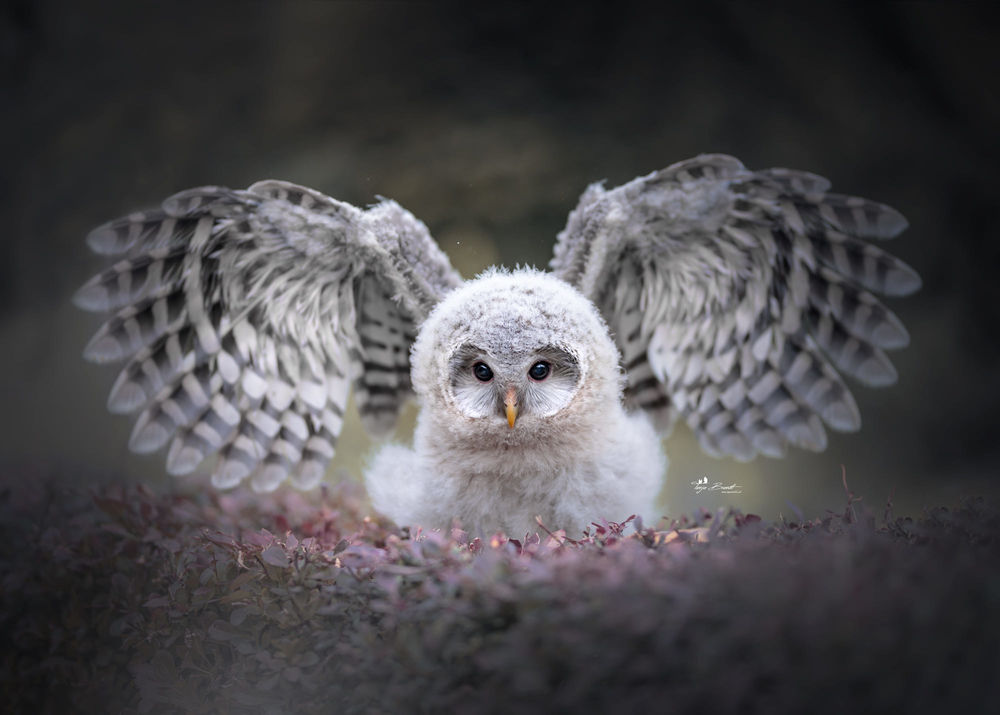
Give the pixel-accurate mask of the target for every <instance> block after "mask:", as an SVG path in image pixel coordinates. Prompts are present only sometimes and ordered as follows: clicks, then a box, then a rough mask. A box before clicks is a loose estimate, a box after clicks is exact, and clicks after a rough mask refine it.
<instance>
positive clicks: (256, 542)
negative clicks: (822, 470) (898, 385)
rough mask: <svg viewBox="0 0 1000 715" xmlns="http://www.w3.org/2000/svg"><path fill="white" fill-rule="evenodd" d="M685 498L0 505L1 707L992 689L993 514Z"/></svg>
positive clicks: (948, 694) (577, 700)
mask: <svg viewBox="0 0 1000 715" xmlns="http://www.w3.org/2000/svg"><path fill="white" fill-rule="evenodd" d="M855 501H856V499H855V498H854V497H853V496H852V495H849V500H848V505H847V508H846V509H845V510H844V512H843V513H839V514H833V513H831V514H828V515H827V516H826V517H824V518H821V519H815V520H812V521H799V522H784V521H782V522H779V523H774V524H771V523H765V522H763V521H761V520H760V519H759V518H758V517H756V516H753V515H743V514H739V513H737V512H729V513H724V512H720V513H717V514H708V513H702V514H699V515H695V516H694V517H692V518H688V519H682V520H680V521H677V522H675V523H673V524H672V525H670V526H669V527H666V526H665V525H660V527H659V528H652V527H648V526H645V525H643V524H641V523H636V522H635V521H634V520H632V519H626V520H625V521H624V522H622V523H601V524H594V525H593V526H592V528H591V529H589V530H588V531H587V532H586V533H584V534H582V535H567V534H565V533H563V532H550V531H548V529H546V528H545V527H544V525H541V524H540V525H539V534H532V535H528V536H524V537H521V538H517V539H514V538H507V537H506V536H504V535H502V534H497V535H492V536H485V537H483V536H479V537H471V536H470V535H469V534H466V533H465V532H463V531H461V530H460V529H457V528H456V529H454V530H453V531H452V532H451V533H449V534H441V533H438V532H417V533H414V534H410V533H409V532H408V531H407V530H400V529H398V528H396V527H394V526H393V525H391V524H388V523H383V522H380V521H378V520H373V519H369V518H366V517H364V516H363V506H362V505H363V502H362V499H361V495H360V494H359V492H358V491H357V487H355V486H353V485H341V486H340V487H337V488H336V489H335V490H333V491H332V492H326V491H324V492H323V493H322V495H321V498H315V499H313V498H312V497H306V496H303V495H300V494H296V493H294V492H280V493H278V494H277V495H275V496H273V497H268V498H262V497H259V496H257V495H248V494H242V493H235V494H229V495H219V494H216V493H212V492H203V493H197V492H196V493H192V494H170V495H157V494H154V493H152V492H150V491H149V490H147V489H143V488H141V487H139V488H105V489H102V490H100V491H98V492H96V493H93V494H89V495H88V494H85V493H83V492H82V491H64V492H58V493H57V492H55V491H53V489H51V488H48V487H45V486H44V485H43V486H35V487H31V488H25V489H24V490H22V491H19V492H18V493H16V494H14V493H8V494H6V495H5V496H4V499H3V501H2V503H0V516H2V520H0V524H2V531H3V540H2V544H3V546H2V548H0V560H2V566H3V572H2V573H3V576H2V579H3V580H2V592H0V608H2V610H0V630H2V632H3V633H4V634H5V640H6V642H7V646H6V648H5V650H4V652H3V656H2V657H3V671H2V681H0V682H2V685H3V691H4V694H5V698H6V705H7V706H8V707H9V708H10V710H11V711H14V712H22V711H25V712H26V711H46V712H47V711H56V710H60V711H61V710H67V709H69V710H73V711H89V712H117V711H124V712H133V711H137V712H205V713H215V712H330V711H344V712H382V711H386V712H395V711H403V710H406V711H414V710H416V711H454V712H499V711H509V710H513V709H515V708H516V709H518V710H520V711H527V712H535V711H538V712H541V711H545V712H559V711H569V710H579V709H583V708H587V709H588V710H594V709H605V708H607V709H612V708H613V709H615V710H624V711H627V710H628V709H629V708H642V709H645V710H649V711H652V712H663V711H664V710H675V711H684V712H695V713H698V712H706V713H726V712H747V713H753V712H762V713H765V712H766V713H771V712H807V711H811V712H826V711H841V712H843V711H859V710H866V711H882V712H888V711H901V710H902V709H903V708H906V709H907V711H909V712H931V711H941V710H947V711H959V710H961V709H963V708H969V709H971V708H973V707H979V708H981V707H982V705H983V704H985V703H987V702H990V701H993V700H995V699H996V696H997V684H996V678H995V674H994V670H995V668H996V665H997V663H998V662H1000V659H998V655H1000V653H998V646H997V643H998V642H1000V628H998V625H1000V623H998V621H1000V609H998V604H1000V577H998V575H997V571H996V564H997V563H1000V559H998V556H1000V515H998V512H997V511H996V510H995V509H993V508H991V507H989V506H988V505H986V504H984V503H983V502H981V501H975V500H973V501H968V502H966V503H965V504H963V505H962V506H961V507H960V508H958V509H955V510H948V509H944V508H939V509H934V510H931V511H928V512H927V513H926V514H925V515H924V517H923V518H921V519H917V520H912V519H892V518H891V515H888V514H887V515H886V517H885V518H884V519H883V520H882V522H881V523H880V524H879V523H876V520H875V519H874V518H873V517H871V515H869V514H867V513H865V512H864V511H862V510H860V509H858V508H857V507H856V506H855V504H854V502H855Z"/></svg>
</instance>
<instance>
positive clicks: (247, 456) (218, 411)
mask: <svg viewBox="0 0 1000 715" xmlns="http://www.w3.org/2000/svg"><path fill="white" fill-rule="evenodd" d="M87 241H88V244H89V245H90V247H91V248H92V249H93V250H94V251H96V252H97V253H100V254H103V255H108V256H115V257H116V258H117V261H116V263H115V264H114V265H112V266H111V267H110V268H108V269H106V270H104V271H103V272H101V273H99V274H98V275H97V276H95V277H94V278H92V279H91V280H90V281H88V282H87V283H86V284H84V286H83V287H82V288H81V289H80V291H79V292H78V293H77V295H76V297H75V302H76V303H77V305H79V306H80V307H81V308H84V309H86V310H91V311H99V312H110V313H111V316H110V317H109V318H108V320H107V321H106V322H105V323H104V325H102V326H101V328H100V329H99V330H98V332H97V334H96V335H95V336H94V338H93V339H92V340H91V341H90V343H89V344H88V346H87V348H86V350H85V353H84V354H85V357H86V358H87V359H89V360H92V361H94V362H100V363H104V362H120V361H125V365H124V367H123V368H122V370H121V372H120V373H119V375H118V378H117V380H116V381H115V383H114V386H113V387H112V389H111V393H110V395H109V398H108V407H109V409H110V410H111V411H113V412H120V413H134V412H138V413H139V414H138V417H137V419H136V423H135V426H134V428H133V432H132V437H131V440H130V443H129V445H130V447H131V448H132V449H133V450H134V451H137V452H152V451H156V450H158V449H161V448H163V447H166V446H167V445H169V449H168V452H167V470H168V471H169V472H170V473H172V474H186V473H189V472H191V471H193V470H195V469H196V468H197V467H198V466H199V465H200V464H201V463H202V462H203V461H204V460H205V459H207V458H209V457H211V456H212V455H218V459H217V462H216V465H215V468H214V474H213V477H212V480H213V483H214V484H215V485H216V486H219V487H230V486H233V485H235V484H238V483H240V482H242V481H244V480H249V481H250V483H251V484H252V486H253V487H254V488H255V489H257V490H261V491H269V490H271V489H274V488H275V487H277V486H278V485H279V484H280V483H282V482H284V481H285V480H286V479H290V480H291V481H292V482H293V483H294V484H296V485H297V486H299V487H302V488H310V487H313V486H315V485H316V484H317V483H318V482H319V481H320V480H321V479H322V477H323V474H324V473H325V471H326V468H327V465H328V464H329V462H330V460H331V459H332V457H333V454H334V450H335V447H336V442H337V435H338V434H339V433H340V428H341V425H342V423H343V416H344V413H345V411H346V408H347V399H348V394H349V390H350V384H351V382H352V381H354V382H355V384H356V386H357V389H358V396H359V399H358V402H359V406H360V408H361V414H362V418H363V419H364V420H365V424H366V426H368V427H369V428H370V429H372V430H373V431H385V430H387V429H389V428H391V426H392V424H393V423H394V421H395V418H396V416H397V414H398V411H399V408H400V406H401V405H402V403H403V402H404V401H405V399H406V398H407V397H408V396H409V394H410V392H411V390H410V382H409V346H410V343H411V342H412V340H413V336H414V334H415V332H416V325H417V323H418V322H419V321H420V320H422V319H423V317H424V316H425V315H426V313H427V311H429V310H430V308H431V307H433V305H435V304H436V303H437V301H438V300H440V298H441V297H442V296H443V295H444V294H445V293H446V292H447V291H449V290H451V289H452V288H454V287H455V286H457V285H458V284H459V282H460V278H459V276H458V274H457V273H456V272H455V271H454V270H453V269H452V268H451V266H450V264H449V263H448V259H447V257H446V256H445V255H444V254H443V253H442V252H441V251H440V249H439V248H438V247H437V245H436V244H435V243H434V241H433V239H432V238H431V237H430V235H429V233H428V232H427V229H426V227H425V226H424V225H423V224H422V223H420V222H419V221H418V220H417V219H415V218H414V217H413V216H412V215H411V214H409V213H408V212H406V211H405V210H404V209H402V208H401V207H400V206H398V205H397V204H395V203H394V202H391V201H382V202H381V203H379V204H377V205H376V206H374V207H372V208H371V209H369V210H367V211H362V210H360V209H357V208H355V207H353V206H351V205H349V204H346V203H343V202H340V201H336V200H334V199H332V198H330V197H327V196H324V195H323V194H321V193H319V192H317V191H314V190H312V189H308V188H305V187H301V186H295V185H293V184H289V183H286V182H281V181H263V182H258V183H256V184H254V185H253V186H251V187H250V188H249V189H247V190H245V191H234V190H230V189H226V188H222V187H215V186H208V187H201V188H196V189H190V190H187V191H183V192H180V193H178V194H175V195H174V196H172V197H170V198H168V199H167V200H166V201H164V202H163V204H162V206H161V207H160V208H158V209H154V210H151V211H145V212H137V213H133V214H129V215H128V216H125V217H123V218H120V219H116V220H114V221H111V222H109V223H107V224H104V225H103V226H100V227H98V228H97V229H95V230H94V231H92V232H91V233H90V234H89V236H88V239H87Z"/></svg>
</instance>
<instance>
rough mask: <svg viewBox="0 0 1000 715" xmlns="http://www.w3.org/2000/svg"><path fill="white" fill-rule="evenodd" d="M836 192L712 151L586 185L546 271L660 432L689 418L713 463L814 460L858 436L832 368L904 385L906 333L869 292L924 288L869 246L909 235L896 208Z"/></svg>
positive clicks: (866, 380) (821, 182)
mask: <svg viewBox="0 0 1000 715" xmlns="http://www.w3.org/2000/svg"><path fill="white" fill-rule="evenodd" d="M829 188H830V184H829V182H828V181H826V180H825V179H823V178H821V177H819V176H815V175H814V174H809V173H806V172H800V171H792V170H788V169H767V170H764V171H749V170H747V169H746V168H745V167H744V166H743V165H742V164H741V163H740V162H739V161H738V160H736V159H734V158H733V157H730V156H724V155H703V156H699V157H696V158H694V159H690V160H688V161H683V162H680V163H678V164H674V165H673V166H670V167H667V168H666V169H663V170H661V171H655V172H653V173H651V174H649V175H648V176H643V177H640V178H637V179H635V180H633V181H630V182H629V183H627V184H624V185H622V186H619V187H617V188H614V189H611V190H605V189H604V188H603V187H602V186H601V185H600V184H594V185H592V186H590V187H589V188H588V189H587V191H586V192H585V193H584V194H583V196H582V197H581V200H580V203H579V205H578V206H577V207H576V209H574V210H573V211H572V213H570V215H569V221H568V223H567V226H566V228H565V229H564V230H563V231H562V233H560V234H559V237H558V241H557V244H556V248H555V257H554V258H553V260H552V263H551V268H552V270H553V271H554V272H555V273H556V275H558V276H559V277H561V278H563V279H564V280H566V281H568V282H569V283H571V284H573V285H575V286H576V287H577V288H578V289H580V290H581V291H582V292H583V293H584V294H585V295H586V296H588V297H589V298H591V299H592V300H593V301H594V302H595V303H596V304H597V306H598V307H599V308H600V310H601V312H602V314H603V315H604V317H605V320H606V321H607V323H608V325H609V327H610V329H611V332H612V334H613V335H614V337H615V340H616V342H617V344H618V347H619V349H620V350H621V352H622V358H623V365H624V368H625V372H626V387H625V399H626V403H627V405H629V406H631V407H633V408H640V409H643V410H646V411H647V412H649V413H650V414H651V416H652V417H653V419H654V422H655V423H656V424H657V426H658V427H659V428H660V429H661V430H662V431H664V432H667V431H669V429H670V427H671V426H672V424H673V421H674V419H675V418H676V416H677V415H678V414H680V415H682V416H683V417H684V419H685V420H686V421H687V423H688V424H689V425H690V426H691V428H692V429H693V430H694V432H695V434H696V435H697V436H698V439H699V441H700V443H701V445H702V447H703V448H704V449H705V450H706V451H707V452H708V453H710V454H713V455H733V456H735V457H736V458H738V459H751V458H753V457H754V456H755V455H756V454H757V453H758V452H759V453H761V454H766V455H770V456H781V455H782V454H784V451H785V448H786V446H787V445H789V444H792V445H795V446H798V447H803V448H806V449H810V450H814V451H819V450H822V449H823V448H824V447H825V446H826V432H825V430H824V424H825V425H826V426H828V427H830V428H832V429H834V430H838V431H854V430H857V429H858V428H859V427H860V425H861V418H860V414H859V412H858V408H857V404H856V403H855V401H854V398H853V397H852V395H851V392H850V390H848V388H847V386H846V385H845V384H844V382H843V380H842V379H841V376H840V374H839V373H838V370H839V371H840V372H841V373H844V374H847V375H850V376H852V377H853V378H856V379H857V380H858V381H860V382H861V383H863V384H865V385H870V386H880V385H888V384H890V383H892V382H894V381H895V380H896V372H895V370H894V368H893V366H892V364H891V363H890V362H889V360H888V358H887V357H886V355H885V353H884V352H883V350H884V349H891V348H900V347H903V346H905V345H906V344H907V343H908V341H909V337H908V335H907V333H906V330H905V329H904V327H903V325H902V323H901V322H900V321H899V319H898V318H896V316H895V315H893V314H892V313H891V312H890V311H889V310H887V309H886V308H885V307H884V306H883V305H882V304H881V303H880V302H879V301H878V300H877V299H876V298H875V296H874V295H873V293H881V294H883V295H906V294H908V293H912V292H913V291H915V290H917V288H919V286H920V278H919V276H918V275H917V274H916V273H915V272H914V271H913V269H911V268H910V267H909V266H907V265H906V264H904V263H903V262H902V261H900V260H898V259H896V258H894V257H893V256H891V255H889V254H888V253H886V252H885V251H883V250H882V249H881V248H879V247H877V246H875V245H873V244H872V243H869V242H867V241H865V240H863V239H887V238H892V237H893V236H895V235H897V234H898V233H900V232H901V231H902V230H903V229H905V228H906V226H907V224H906V220H905V219H904V218H903V217H902V216H901V215H900V214H899V213H898V212H896V211H895V210H894V209H892V208H890V207H888V206H884V205H882V204H878V203H874V202H871V201H867V200H865V199H861V198H856V197H850V196H843V195H840V194H834V193H828V189H829ZM835 368H836V369H835Z"/></svg>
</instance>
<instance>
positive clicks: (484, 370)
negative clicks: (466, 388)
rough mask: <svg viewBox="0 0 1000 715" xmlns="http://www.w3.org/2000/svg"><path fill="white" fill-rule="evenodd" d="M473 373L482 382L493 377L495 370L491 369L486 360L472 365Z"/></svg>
mask: <svg viewBox="0 0 1000 715" xmlns="http://www.w3.org/2000/svg"><path fill="white" fill-rule="evenodd" d="M472 374H473V375H475V376H476V379H477V380H479V381H480V382H489V381H490V380H492V379H493V371H492V370H490V367H489V365H487V364H486V363H484V362H477V363H476V364H475V365H473V366H472Z"/></svg>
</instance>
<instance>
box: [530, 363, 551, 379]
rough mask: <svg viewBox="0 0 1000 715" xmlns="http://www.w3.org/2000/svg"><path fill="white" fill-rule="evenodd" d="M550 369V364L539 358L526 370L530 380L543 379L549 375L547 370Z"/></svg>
mask: <svg viewBox="0 0 1000 715" xmlns="http://www.w3.org/2000/svg"><path fill="white" fill-rule="evenodd" d="M551 369H552V366H551V365H549V364H548V363H547V362H545V361H544V360H539V361H538V362H536V363H535V364H534V365H532V366H531V369H530V370H528V377H530V378H531V379H532V380H544V379H545V378H547V377H548V376H549V371H550V370H551Z"/></svg>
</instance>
